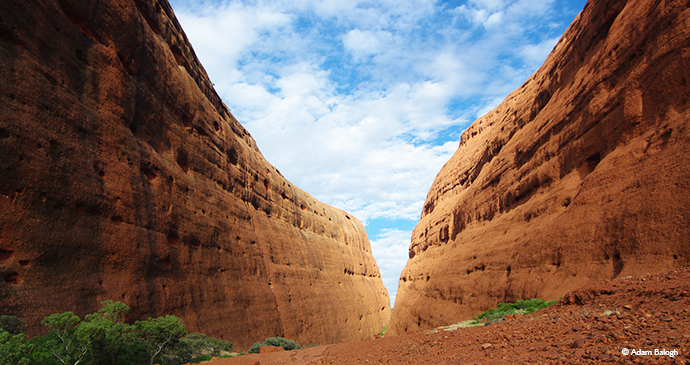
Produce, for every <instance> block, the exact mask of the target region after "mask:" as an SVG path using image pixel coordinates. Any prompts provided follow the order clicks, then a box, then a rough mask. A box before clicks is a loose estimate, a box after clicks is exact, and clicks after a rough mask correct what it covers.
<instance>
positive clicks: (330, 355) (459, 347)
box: [208, 268, 690, 365]
mask: <svg viewBox="0 0 690 365" xmlns="http://www.w3.org/2000/svg"><path fill="white" fill-rule="evenodd" d="M688 328H690V268H686V269H682V270H676V271H672V272H668V273H664V274H658V275H647V276H642V277H628V278H621V279H615V280H609V281H606V282H602V283H597V284H593V285H588V286H585V287H583V288H580V289H578V290H575V291H572V292H570V293H568V294H567V295H565V296H564V297H563V298H561V299H560V300H559V301H558V302H557V303H556V304H555V305H553V306H551V307H548V308H545V309H543V310H540V311H538V312H536V313H533V314H530V315H516V316H511V318H506V320H504V321H503V322H499V323H495V324H491V325H487V326H481V327H471V328H464V329H457V330H453V331H444V330H440V331H438V332H434V331H426V332H418V333H415V334H411V335H404V336H390V337H384V338H380V339H374V340H368V341H359V342H349V343H341V344H335V345H328V346H316V347H309V348H305V349H302V350H295V351H284V352H276V353H266V354H252V355H244V356H240V357H235V358H226V359H215V360H212V361H211V362H209V363H208V364H211V365H273V364H305V365H306V364H315V365H321V364H324V365H325V364H515V363H520V364H550V363H553V364H556V363H558V364H592V363H601V362H612V363H622V364H690V332H689V331H688Z"/></svg>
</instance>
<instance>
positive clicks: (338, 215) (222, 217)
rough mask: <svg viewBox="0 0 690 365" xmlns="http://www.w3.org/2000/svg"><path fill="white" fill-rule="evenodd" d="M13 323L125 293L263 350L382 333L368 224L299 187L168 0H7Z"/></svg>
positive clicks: (5, 153) (4, 32)
mask: <svg viewBox="0 0 690 365" xmlns="http://www.w3.org/2000/svg"><path fill="white" fill-rule="evenodd" d="M0 86H1V87H0V156H1V157H2V158H0V171H1V173H0V193H1V195H0V275H1V276H2V277H1V278H0V313H2V314H13V315H17V316H21V317H24V318H25V319H26V320H27V327H28V328H27V330H28V333H29V334H31V335H35V334H38V333H40V332H41V331H42V328H41V326H40V325H39V321H40V320H41V319H42V318H43V317H44V316H46V315H48V314H51V313H55V312H61V311H67V310H70V311H74V312H76V313H77V314H79V315H84V314H85V313H90V312H93V311H95V310H97V309H98V306H99V301H102V300H106V299H112V300H119V301H122V302H124V303H126V304H128V305H129V306H130V307H132V309H133V310H132V313H131V315H130V316H129V319H130V320H134V319H140V318H146V317H149V316H160V315H164V314H174V315H177V316H179V317H181V318H182V320H183V321H184V323H185V324H186V325H187V329H188V330H190V331H202V332H205V333H207V334H209V335H211V336H219V337H222V338H225V339H228V340H231V341H233V342H235V343H236V344H239V345H240V346H243V347H246V346H249V345H251V343H253V342H254V341H257V340H263V339H264V338H266V337H271V336H283V337H286V338H290V339H293V340H296V341H297V342H299V343H301V344H314V343H317V344H325V343H333V342H340V341H342V340H348V341H350V340H359V339H365V338H371V337H373V336H374V335H375V334H376V333H378V332H379V331H380V330H381V328H382V327H383V325H384V324H385V323H386V322H387V321H388V317H389V316H390V306H389V300H388V294H387V292H386V290H385V288H384V287H383V284H382V281H381V277H380V274H379V270H378V268H377V266H376V263H375V262H374V259H373V257H372V255H371V249H370V246H369V242H368V240H367V236H366V233H365V231H364V228H363V227H362V225H361V223H360V222H359V221H357V219H355V218H354V217H352V216H350V215H348V214H347V213H345V212H343V211H340V210H338V209H335V208H333V207H330V206H328V205H326V204H323V203H320V202H318V201H316V200H315V199H313V198H312V197H311V196H309V195H308V194H306V193H305V192H303V191H301V190H300V189H298V188H296V187H295V186H293V185H291V183H290V182H288V181H287V180H286V179H285V178H283V176H281V174H280V172H278V170H276V169H275V168H274V167H273V166H271V165H270V164H269V163H267V162H266V161H265V160H264V158H263V157H262V155H261V153H260V152H259V150H258V149H257V147H256V145H255V143H254V140H253V139H252V138H251V136H249V134H248V133H247V131H246V130H245V129H244V128H243V127H242V126H241V125H240V124H239V123H238V122H237V120H235V118H234V117H233V116H232V115H231V114H230V113H229V111H228V109H227V108H226V106H225V105H224V104H223V102H222V101H221V100H220V98H219V97H218V95H217V94H216V93H215V91H214V90H213V87H212V84H211V82H210V81H209V79H208V76H207V75H206V73H205V71H204V69H203V68H202V66H201V64H200V63H199V61H198V59H197V58H196V56H195V55H194V52H193V51H192V48H191V46H190V44H189V42H188V40H187V39H186V37H185V35H184V33H183V32H182V29H181V27H180V25H179V23H178V22H177V20H176V19H175V16H174V14H173V12H172V9H171V7H170V5H169V4H168V3H167V2H166V1H165V0H160V1H156V0H152V1H149V0H107V1H93V2H91V1H87V2H84V1H77V0H45V1H43V0H35V1H26V0H5V1H2V3H0Z"/></svg>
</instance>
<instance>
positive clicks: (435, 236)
mask: <svg viewBox="0 0 690 365" xmlns="http://www.w3.org/2000/svg"><path fill="white" fill-rule="evenodd" d="M689 5H690V3H689V2H688V1H687V0H683V1H681V0H676V1H652V0H634V1H633V0H629V1H624V0H616V1H609V0H595V1H589V3H588V4H587V6H586V7H585V8H584V10H583V11H582V13H581V14H580V15H579V16H578V17H577V18H576V19H575V20H574V22H573V24H572V25H571V26H570V28H569V29H568V30H567V31H566V33H565V34H564V36H563V37H562V38H561V40H560V41H559V42H558V44H557V45H556V47H555V49H554V50H553V52H552V53H551V55H550V56H549V57H548V59H547V60H546V62H545V63H544V65H543V66H542V67H541V68H540V69H539V70H538V71H537V72H536V73H535V74H534V75H532V77H530V78H529V79H528V80H527V81H526V82H525V84H524V85H523V86H522V87H520V88H519V89H517V90H515V91H514V92H513V93H512V94H510V95H509V96H508V97H507V98H506V100H505V101H504V102H503V103H502V104H501V105H500V106H498V107H497V108H496V109H494V110H493V111H491V112H490V113H488V114H487V115H485V116H483V117H481V118H480V119H478V120H477V121H475V122H474V123H473V124H472V125H471V126H470V127H469V128H468V129H467V130H466V131H465V132H464V134H463V135H462V140H461V142H460V147H459V148H458V150H457V152H456V153H455V155H454V156H453V157H452V158H451V159H450V161H448V163H446V165H445V166H444V167H443V169H442V170H441V172H440V173H439V174H438V176H437V177H436V181H435V182H434V184H433V186H432V187H431V190H430V191H429V194H428V195H427V199H426V203H425V206H424V211H423V212H422V217H421V220H420V222H419V224H418V225H417V226H416V228H415V230H414V233H413V236H412V243H411V245H410V251H409V252H410V260H409V261H408V263H407V266H406V268H405V270H404V271H403V272H402V275H401V278H400V288H399V291H398V295H397V300H396V303H395V310H394V313H393V318H392V320H391V324H390V326H389V329H388V332H387V333H392V334H400V333H405V332H410V331H414V330H418V329H427V328H432V327H436V326H440V325H447V324H450V323H455V322H459V321H462V320H467V319H470V318H471V316H473V315H476V314H479V313H481V312H482V311H484V310H486V309H487V308H489V307H493V306H495V305H496V304H498V303H500V302H513V301H515V300H517V299H527V298H533V297H539V298H543V299H557V298H558V297H559V296H561V295H563V294H565V293H567V292H568V291H571V290H573V289H576V288H578V287H581V286H583V285H585V284H587V283H591V282H596V281H601V280H606V279H613V278H619V277H626V276H629V275H644V274H646V273H655V272H661V271H666V270H670V269H673V268H677V267H683V266H688V265H690V163H688V161H689V158H690V131H689V129H688V126H689V124H690V123H689V122H690V111H689V110H688V107H689V106H690V6H689Z"/></svg>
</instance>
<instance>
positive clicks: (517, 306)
mask: <svg viewBox="0 0 690 365" xmlns="http://www.w3.org/2000/svg"><path fill="white" fill-rule="evenodd" d="M555 303H556V301H555V300H554V301H545V300H542V299H539V298H532V299H527V300H518V301H517V302H516V303H499V304H498V306H497V307H496V308H491V309H489V310H487V311H486V312H484V313H482V314H479V315H477V316H476V317H474V322H475V324H477V323H480V322H482V321H484V322H486V323H496V322H500V321H502V320H503V317H505V316H506V315H507V314H512V313H521V314H529V313H534V312H536V311H538V310H540V309H542V308H546V307H548V306H550V305H552V304H555Z"/></svg>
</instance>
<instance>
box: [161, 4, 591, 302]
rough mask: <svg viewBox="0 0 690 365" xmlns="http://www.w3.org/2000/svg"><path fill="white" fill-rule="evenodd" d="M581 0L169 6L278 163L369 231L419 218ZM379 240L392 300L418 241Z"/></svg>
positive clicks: (404, 236) (399, 232)
mask: <svg viewBox="0 0 690 365" xmlns="http://www.w3.org/2000/svg"><path fill="white" fill-rule="evenodd" d="M572 1H573V0H469V1H467V2H466V3H464V4H462V5H460V6H457V7H455V8H450V7H449V5H447V4H446V3H443V2H438V1H435V0H413V1H403V2H400V1H397V0H379V1H376V2H372V1H369V0H337V1H336V0H293V1H288V0H274V1H262V0H245V1H239V0H230V1H218V2H214V1H210V0H188V1H184V0H172V1H171V2H172V5H173V7H174V9H175V12H176V14H177V16H178V18H179V20H180V23H181V24H182V26H183V28H184V30H185V32H186V34H187V36H188V37H189V39H190V40H191V42H192V45H193V46H194V49H195V51H196V53H197V55H198V56H199V58H200V60H201V62H202V64H203V65H204V67H205V68H206V70H207V72H208V73H209V75H210V77H211V80H212V81H213V82H214V83H215V85H216V89H217V90H218V92H219V94H220V95H221V97H222V98H223V100H224V101H225V103H226V104H227V105H228V106H230V107H231V109H232V112H233V114H234V115H235V116H236V117H237V119H238V120H239V121H240V122H242V123H243V124H244V125H245V127H246V128H247V129H248V130H249V132H250V133H251V134H252V136H253V137H254V138H255V139H256V141H257V144H258V146H259V148H260V149H261V151H262V153H263V154H264V156H265V157H266V159H267V160H268V161H270V162H271V163H272V164H273V165H275V166H276V167H277V168H278V169H279V170H280V171H281V172H282V173H283V175H284V176H286V177H287V178H288V179H289V180H291V181H292V182H293V183H294V184H295V185H297V186H299V187H300V188H302V189H304V190H305V191H307V192H309V193H310V194H312V195H314V196H315V197H316V198H318V199H320V200H322V201H324V202H326V203H328V204H331V205H333V206H336V207H338V208H340V209H344V210H346V211H349V212H351V213H352V214H354V215H355V216H357V217H358V218H359V219H360V220H362V221H363V222H364V223H365V224H367V223H368V222H370V221H372V220H389V221H391V222H393V221H394V220H404V221H406V222H412V223H414V222H416V221H417V220H418V219H419V216H420V213H421V209H422V206H423V203H424V200H425V197H426V193H427V191H428V189H429V187H430V186H431V183H432V182H433V179H434V178H435V176H436V174H437V173H438V171H439V170H440V168H441V167H442V166H443V164H444V163H445V162H446V161H447V160H448V159H449V158H450V156H451V155H452V154H453V153H454V152H455V150H456V149H457V144H458V140H459V138H460V135H461V132H462V129H463V128H464V127H465V126H466V125H467V124H468V123H469V122H471V121H472V120H474V119H476V118H477V117H479V116H481V115H482V114H483V113H485V112H487V111H489V110H490V108H492V107H494V106H496V105H498V103H500V102H501V101H502V100H503V98H505V96H507V95H508V93H509V92H511V91H512V90H513V89H515V88H517V87H519V86H520V85H521V84H522V83H523V82H524V80H525V79H527V77H528V76H529V75H530V74H531V73H532V72H533V71H534V70H536V68H537V67H538V66H539V64H540V63H541V62H543V60H544V59H545V57H546V55H547V54H548V52H549V51H550V48H551V47H553V44H555V42H556V41H557V39H558V37H559V36H560V35H561V33H562V32H563V31H564V29H565V25H567V24H568V23H569V22H570V21H571V20H572V18H573V17H574V16H575V13H574V12H572V14H566V15H567V16H564V13H567V12H559V13H557V14H554V9H555V7H556V5H558V6H560V7H562V8H568V7H569V6H572V4H571V2H572ZM577 1H580V2H582V4H584V0H577ZM566 5H568V6H566ZM578 10H579V9H578ZM559 24H560V26H558V25H559ZM367 229H371V227H367ZM369 233H370V236H373V237H374V238H373V239H372V246H375V247H376V248H375V249H373V252H374V257H375V258H376V259H377V262H378V264H379V266H380V267H381V271H382V275H383V278H384V284H385V285H386V287H387V288H388V290H389V292H390V293H392V297H394V295H395V294H394V293H395V288H396V286H397V280H398V276H399V274H400V270H402V266H404V262H405V261H406V258H407V248H408V246H409V238H410V234H411V232H410V231H409V230H408V229H407V228H406V229H400V228H399V227H397V226H395V224H394V223H391V226H390V227H388V229H384V230H382V231H374V232H369Z"/></svg>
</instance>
